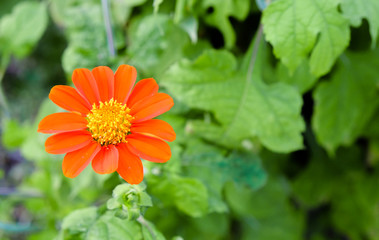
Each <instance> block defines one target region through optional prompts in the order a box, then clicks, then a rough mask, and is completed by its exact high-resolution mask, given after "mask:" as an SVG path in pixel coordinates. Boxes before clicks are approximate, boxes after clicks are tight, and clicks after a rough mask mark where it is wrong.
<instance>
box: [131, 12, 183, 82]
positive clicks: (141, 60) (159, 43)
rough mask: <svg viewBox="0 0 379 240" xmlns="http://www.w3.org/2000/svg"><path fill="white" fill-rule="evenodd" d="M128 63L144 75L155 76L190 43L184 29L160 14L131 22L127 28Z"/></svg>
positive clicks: (175, 59) (177, 57)
mask: <svg viewBox="0 0 379 240" xmlns="http://www.w3.org/2000/svg"><path fill="white" fill-rule="evenodd" d="M128 37H129V40H130V45H129V47H128V55H129V56H130V58H131V64H133V65H134V66H135V67H137V68H138V69H139V70H142V71H143V72H144V73H145V74H146V75H148V76H151V75H153V74H154V75H155V77H156V75H159V74H161V73H162V72H164V71H165V70H166V69H167V68H168V67H169V66H170V65H171V64H172V63H174V62H175V61H177V60H179V59H180V58H181V57H182V55H183V47H184V46H185V45H186V44H188V43H189V42H190V40H189V37H188V35H187V34H186V32H185V31H184V30H183V29H182V28H181V27H180V26H178V25H176V24H175V23H174V22H173V20H172V19H171V18H170V17H169V16H167V15H163V14H153V15H148V16H146V17H143V18H140V19H138V20H136V21H134V22H132V24H131V26H130V28H129V29H128Z"/></svg>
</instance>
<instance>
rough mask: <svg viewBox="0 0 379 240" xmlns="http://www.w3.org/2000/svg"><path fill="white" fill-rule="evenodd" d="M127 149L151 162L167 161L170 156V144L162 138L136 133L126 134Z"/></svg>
mask: <svg viewBox="0 0 379 240" xmlns="http://www.w3.org/2000/svg"><path fill="white" fill-rule="evenodd" d="M127 140H128V143H127V147H128V149H129V150H130V151H131V152H132V153H134V154H135V155H137V156H138V157H140V158H143V159H145V160H149V161H152V162H160V163H163V162H167V161H168V160H169V159H170V158H171V150H170V146H169V145H168V144H167V143H166V142H165V141H163V140H160V139H158V138H155V137H150V136H145V135H142V134H138V133H133V134H130V135H128V138H127Z"/></svg>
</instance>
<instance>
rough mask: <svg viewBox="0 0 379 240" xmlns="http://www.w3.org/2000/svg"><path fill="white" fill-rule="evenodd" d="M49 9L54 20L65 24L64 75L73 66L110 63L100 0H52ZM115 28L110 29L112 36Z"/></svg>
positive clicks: (74, 67) (115, 30) (69, 71)
mask: <svg viewBox="0 0 379 240" xmlns="http://www.w3.org/2000/svg"><path fill="white" fill-rule="evenodd" d="M52 9H53V16H54V19H55V21H57V22H58V23H59V24H60V25H63V26H64V27H65V34H66V36H67V40H68V43H69V44H68V46H67V48H66V49H65V51H64V53H63V56H62V65H63V69H64V70H65V72H66V74H67V75H69V76H71V73H72V72H73V70H74V69H76V68H94V67H96V66H99V65H110V61H111V60H110V54H109V52H108V48H107V39H106V32H105V26H104V21H103V17H102V16H103V14H102V8H101V1H76V0H71V1H65V0H56V1H53V2H52ZM119 27H120V26H118V25H117V26H115V27H114V29H113V30H114V35H115V36H117V35H118V33H119V32H118V31H120V29H119Z"/></svg>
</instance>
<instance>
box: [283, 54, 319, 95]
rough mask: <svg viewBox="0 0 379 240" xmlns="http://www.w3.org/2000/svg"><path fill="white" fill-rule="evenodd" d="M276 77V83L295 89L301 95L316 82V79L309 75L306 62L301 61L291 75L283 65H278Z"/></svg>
mask: <svg viewBox="0 0 379 240" xmlns="http://www.w3.org/2000/svg"><path fill="white" fill-rule="evenodd" d="M276 76H277V78H278V81H280V82H284V83H287V84H289V85H292V86H294V87H296V88H297V89H298V90H299V92H300V93H302V94H303V93H305V92H307V91H308V90H309V89H311V88H312V87H313V86H314V85H315V83H316V82H317V77H315V76H314V75H313V74H311V73H310V70H309V66H308V64H307V62H306V61H303V62H302V63H301V64H300V65H299V67H298V68H296V70H295V72H293V73H292V74H291V73H290V71H289V70H288V68H287V67H286V66H285V65H284V64H283V63H279V64H278V66H277V68H276Z"/></svg>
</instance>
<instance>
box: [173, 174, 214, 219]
mask: <svg viewBox="0 0 379 240" xmlns="http://www.w3.org/2000/svg"><path fill="white" fill-rule="evenodd" d="M173 181H174V182H175V186H176V188H175V204H176V206H177V207H178V209H179V210H181V211H182V212H184V213H186V214H188V215H190V216H192V217H200V216H203V215H204V214H205V213H207V211H208V192H207V189H206V188H205V186H204V185H203V184H202V183H201V182H200V181H199V180H197V179H194V178H181V177H180V178H179V177H176V178H174V179H173Z"/></svg>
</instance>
